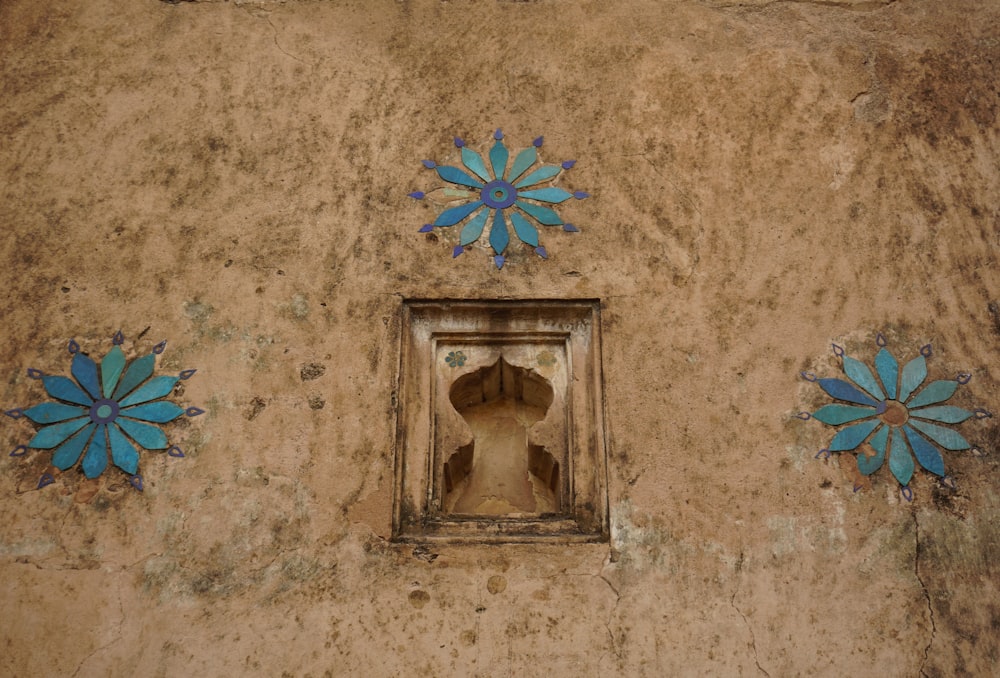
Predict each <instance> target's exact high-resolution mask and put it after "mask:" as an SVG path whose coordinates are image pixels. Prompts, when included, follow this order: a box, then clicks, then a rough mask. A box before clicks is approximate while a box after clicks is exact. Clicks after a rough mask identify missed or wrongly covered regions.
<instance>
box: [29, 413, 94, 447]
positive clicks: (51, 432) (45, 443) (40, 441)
mask: <svg viewBox="0 0 1000 678" xmlns="http://www.w3.org/2000/svg"><path fill="white" fill-rule="evenodd" d="M89 421H90V417H81V418H79V419H70V420H69V421H64V422H62V423H61V424H52V425H51V426H46V427H45V428H43V429H41V430H40V431H39V432H38V433H36V434H35V437H34V438H32V439H31V442H30V443H28V447H31V448H34V449H36V450H51V449H52V448H53V447H55V446H56V445H58V444H60V443H61V442H63V441H64V440H66V439H67V438H69V437H70V436H71V435H73V434H74V433H76V432H77V431H79V430H80V429H81V428H83V427H84V426H86V425H87V423H88V422H89Z"/></svg>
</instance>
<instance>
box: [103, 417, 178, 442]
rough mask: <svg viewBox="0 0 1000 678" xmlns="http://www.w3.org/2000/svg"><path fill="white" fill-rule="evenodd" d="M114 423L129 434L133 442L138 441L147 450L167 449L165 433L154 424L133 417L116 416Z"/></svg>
mask: <svg viewBox="0 0 1000 678" xmlns="http://www.w3.org/2000/svg"><path fill="white" fill-rule="evenodd" d="M115 423H116V424H118V425H119V426H121V427H122V430H123V431H125V433H127V434H129V437H131V438H132V440H134V441H135V442H137V443H139V444H140V445H142V446H143V447H145V448H146V449H147V450H165V449H167V435H166V434H165V433H164V432H163V431H161V430H160V429H158V428H157V427H156V426H150V425H149V424H143V423H142V422H139V421H135V420H134V419H127V418H125V417H118V418H117V419H115Z"/></svg>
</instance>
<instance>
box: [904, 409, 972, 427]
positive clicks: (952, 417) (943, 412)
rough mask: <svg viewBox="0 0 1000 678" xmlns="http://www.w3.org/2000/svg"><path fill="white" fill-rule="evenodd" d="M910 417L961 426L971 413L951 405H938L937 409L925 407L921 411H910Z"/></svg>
mask: <svg viewBox="0 0 1000 678" xmlns="http://www.w3.org/2000/svg"><path fill="white" fill-rule="evenodd" d="M910 416H911V417H920V418H921V419H932V420H934V421H940V422H941V423H943V424H961V423H962V422H963V421H965V420H966V419H968V418H969V417H971V416H972V412H969V411H968V410H963V409H962V408H961V407H953V406H952V405H938V406H937V407H925V408H924V409H922V410H910Z"/></svg>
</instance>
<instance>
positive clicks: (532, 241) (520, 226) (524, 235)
mask: <svg viewBox="0 0 1000 678" xmlns="http://www.w3.org/2000/svg"><path fill="white" fill-rule="evenodd" d="M510 223H511V224H513V225H514V233H516V234H517V237H518V239H520V241H521V242H523V243H525V244H527V245H531V246H532V247H538V229H537V228H535V227H534V226H532V225H531V224H530V223H528V220H527V219H525V218H524V217H522V216H521V215H520V214H518V213H517V212H513V211H512V212H511V213H510Z"/></svg>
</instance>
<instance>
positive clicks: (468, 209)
mask: <svg viewBox="0 0 1000 678" xmlns="http://www.w3.org/2000/svg"><path fill="white" fill-rule="evenodd" d="M482 205H483V201H482V200H476V201H474V202H470V203H466V204H465V205H459V206H458V207H452V208H450V209H446V210H445V211H444V212H442V213H441V214H440V215H439V216H438V218H437V219H435V220H434V225H435V226H454V225H455V224H457V223H458V222H460V221H461V220H462V219H464V218H465V217H467V216H469V215H470V214H472V213H473V212H475V211H476V210H477V209H479V208H480V207H482Z"/></svg>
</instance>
